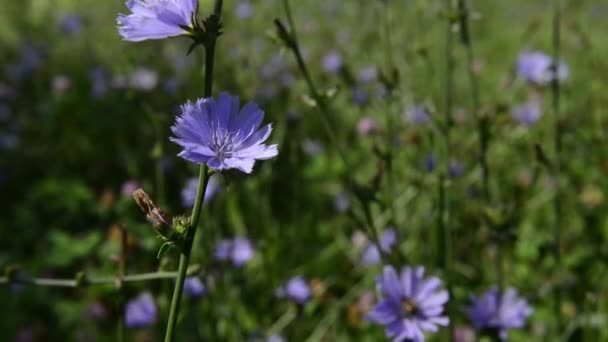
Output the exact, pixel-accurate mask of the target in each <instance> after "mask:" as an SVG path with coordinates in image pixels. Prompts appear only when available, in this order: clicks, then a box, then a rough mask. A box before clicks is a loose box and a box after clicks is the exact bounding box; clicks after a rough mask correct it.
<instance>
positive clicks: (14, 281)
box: [0, 272, 177, 287]
mask: <svg viewBox="0 0 608 342" xmlns="http://www.w3.org/2000/svg"><path fill="white" fill-rule="evenodd" d="M176 277H177V272H153V273H140V274H132V275H125V276H123V277H120V278H119V277H100V278H87V277H83V278H82V280H78V279H76V278H77V277H74V278H73V279H57V278H30V277H20V276H15V277H0V285H1V284H7V285H32V286H48V287H87V286H108V285H112V286H116V287H118V285H119V283H120V282H122V283H136V282H141V281H150V280H160V279H175V278H176Z"/></svg>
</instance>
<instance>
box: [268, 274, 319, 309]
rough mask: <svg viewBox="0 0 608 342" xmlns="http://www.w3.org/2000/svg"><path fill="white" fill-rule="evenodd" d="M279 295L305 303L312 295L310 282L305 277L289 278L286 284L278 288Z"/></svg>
mask: <svg viewBox="0 0 608 342" xmlns="http://www.w3.org/2000/svg"><path fill="white" fill-rule="evenodd" d="M277 295H278V296H279V297H281V298H283V297H284V298H287V299H290V300H293V301H294V302H296V303H298V304H301V305H304V304H306V303H307V302H308V301H309V300H310V297H311V295H312V291H311V289H310V286H309V285H308V282H306V280H305V279H304V278H303V277H300V276H297V277H293V278H291V279H289V280H288V281H287V283H285V285H283V286H282V287H280V288H279V289H278V290H277Z"/></svg>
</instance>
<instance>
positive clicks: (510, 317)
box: [465, 287, 533, 340]
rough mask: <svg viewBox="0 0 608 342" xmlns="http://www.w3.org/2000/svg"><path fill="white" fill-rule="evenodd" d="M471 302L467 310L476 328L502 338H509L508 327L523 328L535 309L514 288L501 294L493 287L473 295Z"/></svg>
mask: <svg viewBox="0 0 608 342" xmlns="http://www.w3.org/2000/svg"><path fill="white" fill-rule="evenodd" d="M471 302H472V303H471V306H470V307H467V308H466V310H465V311H466V313H467V314H468V315H469V319H470V320H471V322H472V323H473V326H474V327H475V329H477V330H482V331H491V332H494V333H496V334H497V336H498V337H500V338H501V339H502V340H506V339H507V330H508V329H518V328H523V327H524V325H525V321H526V319H527V318H528V316H530V315H531V314H532V311H533V310H532V308H531V307H530V306H529V305H528V302H527V301H526V300H525V299H523V298H520V297H518V294H517V290H516V289H514V288H507V289H506V291H505V292H504V294H502V295H501V293H500V291H499V290H498V288H496V287H493V288H491V289H489V290H488V291H486V293H484V294H483V295H482V296H481V297H475V296H471Z"/></svg>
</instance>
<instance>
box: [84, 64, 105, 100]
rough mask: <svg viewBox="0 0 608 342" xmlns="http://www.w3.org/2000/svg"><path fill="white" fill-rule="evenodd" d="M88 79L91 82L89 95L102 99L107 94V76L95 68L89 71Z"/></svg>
mask: <svg viewBox="0 0 608 342" xmlns="http://www.w3.org/2000/svg"><path fill="white" fill-rule="evenodd" d="M89 79H90V80H91V83H92V86H91V88H92V89H91V94H92V95H93V97H95V98H100V97H103V96H104V95H105V94H106V93H107V92H108V83H109V82H108V74H107V72H106V71H105V70H104V69H103V68H100V67H96V68H93V69H91V71H89Z"/></svg>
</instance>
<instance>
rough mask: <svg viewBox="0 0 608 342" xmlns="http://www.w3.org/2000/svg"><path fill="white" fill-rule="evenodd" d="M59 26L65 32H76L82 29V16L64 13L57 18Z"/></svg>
mask: <svg viewBox="0 0 608 342" xmlns="http://www.w3.org/2000/svg"><path fill="white" fill-rule="evenodd" d="M59 27H60V28H61V30H62V31H63V32H64V33H65V34H68V35H75V34H78V33H79V32H80V31H81V30H82V18H81V17H80V16H79V15H77V14H75V13H67V14H64V15H63V16H62V17H61V19H60V20H59Z"/></svg>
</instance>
